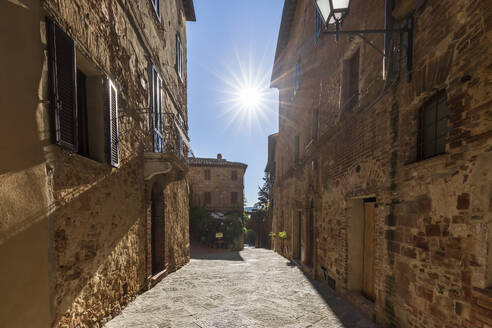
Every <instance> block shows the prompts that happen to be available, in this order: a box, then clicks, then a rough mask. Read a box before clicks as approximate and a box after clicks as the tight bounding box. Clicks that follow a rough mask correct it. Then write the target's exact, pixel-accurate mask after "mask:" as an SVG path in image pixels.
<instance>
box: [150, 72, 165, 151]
mask: <svg viewBox="0 0 492 328" xmlns="http://www.w3.org/2000/svg"><path fill="white" fill-rule="evenodd" d="M151 72H152V74H151V79H152V99H151V101H152V106H151V108H152V113H151V117H152V129H153V131H154V133H153V135H154V152H162V149H163V122H162V79H161V77H160V75H159V72H157V69H156V68H155V66H152V67H151Z"/></svg>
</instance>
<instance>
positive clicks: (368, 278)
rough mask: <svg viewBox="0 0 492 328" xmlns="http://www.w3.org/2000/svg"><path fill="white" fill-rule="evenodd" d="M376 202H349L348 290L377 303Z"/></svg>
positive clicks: (368, 200) (362, 200)
mask: <svg viewBox="0 0 492 328" xmlns="http://www.w3.org/2000/svg"><path fill="white" fill-rule="evenodd" d="M375 209H376V199H375V198H366V199H352V200H350V201H349V208H348V212H347V219H348V230H347V239H348V249H347V251H348V263H347V264H348V267H347V271H348V272H347V273H348V281H347V283H348V289H349V290H351V291H357V292H359V293H361V294H362V295H363V296H364V297H366V298H367V299H369V300H371V301H374V299H375V290H374V257H375V248H374V227H375V217H376V215H375Z"/></svg>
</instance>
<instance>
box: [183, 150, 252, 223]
mask: <svg viewBox="0 0 492 328" xmlns="http://www.w3.org/2000/svg"><path fill="white" fill-rule="evenodd" d="M188 165H189V173H188V181H189V183H190V188H191V193H192V204H193V205H195V206H200V207H203V208H205V209H207V210H210V211H214V212H222V213H224V214H227V213H229V212H241V213H242V212H243V209H244V208H243V207H244V202H243V200H244V173H245V172H246V168H247V167H248V166H247V165H246V164H243V163H238V162H229V161H227V160H226V159H224V158H222V155H221V154H217V158H198V157H195V158H189V159H188Z"/></svg>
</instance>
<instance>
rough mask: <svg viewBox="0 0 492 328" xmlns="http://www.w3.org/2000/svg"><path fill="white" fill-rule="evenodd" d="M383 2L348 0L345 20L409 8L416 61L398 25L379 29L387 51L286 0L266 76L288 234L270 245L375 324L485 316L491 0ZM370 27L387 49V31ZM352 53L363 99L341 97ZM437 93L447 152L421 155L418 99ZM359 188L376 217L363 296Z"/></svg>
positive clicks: (491, 222) (457, 322)
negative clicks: (326, 28)
mask: <svg viewBox="0 0 492 328" xmlns="http://www.w3.org/2000/svg"><path fill="white" fill-rule="evenodd" d="M386 3H388V6H390V7H388V8H386V7H385V1H382V0H371V1H357V0H353V1H351V8H350V15H349V16H347V18H346V19H345V21H344V23H343V26H342V29H343V30H350V29H370V28H383V26H384V24H385V17H384V14H385V11H388V12H389V14H390V15H392V17H393V18H392V19H391V20H389V19H388V20H387V23H386V24H388V25H387V26H388V27H391V26H392V27H393V28H397V27H406V26H408V25H407V24H408V19H409V18H410V17H412V18H413V22H414V30H413V37H414V40H413V52H412V55H413V60H412V62H411V64H412V65H411V66H410V67H407V66H406V64H407V60H406V58H407V53H406V50H405V49H406V46H407V41H406V37H405V35H406V34H405V33H404V34H403V35H402V37H401V39H400V35H399V33H393V35H392V38H390V39H389V40H387V43H386V44H387V45H388V46H387V48H386V52H387V53H388V54H390V55H389V56H388V57H387V58H386V59H385V60H384V61H383V58H382V56H381V55H380V54H378V52H377V51H376V50H375V49H373V47H371V46H370V45H369V44H368V43H366V42H364V41H363V40H362V39H361V38H359V37H357V36H353V37H348V36H346V35H341V36H340V40H339V41H338V42H335V39H334V36H330V35H327V34H325V35H323V34H321V36H320V37H319V39H316V37H315V32H314V31H315V27H314V24H315V8H314V4H313V1H309V0H299V1H289V0H287V1H285V5H284V13H283V18H282V25H281V28H280V33H279V43H278V45H277V54H276V61H275V67H274V71H273V76H272V87H275V88H278V90H279V103H280V106H279V132H278V136H277V144H276V153H275V183H274V188H273V191H272V195H273V225H272V231H274V232H279V231H284V230H285V231H287V234H288V236H289V237H288V239H287V240H286V241H282V242H281V241H280V240H279V239H278V238H277V239H276V240H275V241H274V247H275V249H276V250H277V251H278V252H281V253H283V254H284V255H285V256H286V257H288V258H296V257H298V258H300V259H301V260H302V262H303V270H304V271H305V272H306V274H308V275H311V276H313V277H315V278H316V279H317V280H320V281H322V282H324V283H326V284H327V285H329V286H331V287H332V288H334V289H336V291H337V292H338V293H340V294H341V295H343V296H344V297H346V298H347V299H349V300H350V301H351V302H352V303H354V304H355V305H357V306H358V307H359V308H360V309H361V310H362V311H363V312H364V313H366V314H367V315H368V316H369V317H371V318H373V319H374V320H375V321H376V322H378V323H379V324H381V325H382V326H383V327H422V328H424V327H425V328H429V327H436V328H437V327H465V326H466V327H490V325H491V322H490V319H489V318H490V317H491V312H490V304H491V301H492V300H491V298H490V288H491V287H492V281H491V277H492V266H491V264H492V256H491V255H492V205H491V204H492V199H491V197H490V195H491V192H492V189H491V188H492V183H491V181H492V178H491V176H490V174H491V173H490V163H491V161H492V141H491V138H490V137H491V135H492V123H491V113H492V93H491V91H490V90H491V83H490V76H491V73H492V70H491V69H492V60H491V58H492V52H491V49H492V47H491V46H492V28H491V27H492V13H491V11H490V9H489V8H488V7H489V4H488V2H487V1H473V0H471V1H467V0H462V1H447V0H446V1H411V0H408V1H403V0H402V1H398V2H397V3H396V4H394V6H393V4H392V1H387V2H386ZM388 18H389V15H388ZM365 37H367V38H368V39H369V40H370V41H371V42H373V44H374V45H375V46H376V47H378V48H379V49H384V46H385V43H384V37H383V35H382V34H381V35H378V34H374V35H366V36H365ZM357 53H358V56H359V60H358V74H357V76H358V80H357V83H358V86H357V88H356V90H357V93H356V95H355V96H356V98H357V99H356V100H357V101H356V102H355V105H354V106H353V107H352V108H351V109H347V108H345V107H344V105H345V104H344V103H342V100H343V97H342V94H343V92H344V91H343V89H344V88H345V86H344V85H343V84H344V81H346V77H345V75H346V74H345V72H344V70H346V69H347V65H350V63H349V62H350V59H351V58H353V56H354V54H357ZM297 62H300V74H299V76H298V77H297V79H298V80H299V89H298V90H297V91H294V89H295V80H296V69H295V68H296V63H297ZM408 68H410V69H411V70H409V69H408ZM383 72H384V73H383ZM439 93H444V99H445V106H446V108H447V133H446V135H445V152H444V153H442V154H437V156H433V157H430V158H427V159H423V160H422V159H421V158H419V156H418V154H419V151H420V148H419V140H420V139H419V129H421V122H422V118H421V116H420V115H421V111H422V108H423V106H424V105H426V104H428V103H429V102H430V101H432V99H433V97H436V95H437V94H439ZM316 118H317V119H316ZM313 130H315V131H313ZM296 136H298V138H296ZM297 140H298V141H297ZM296 143H298V144H297V145H296ZM296 152H298V153H299V159H298V160H296V157H297V156H296ZM366 202H369V203H371V204H372V205H371V206H373V207H374V220H375V221H374V226H373V229H374V232H373V234H372V236H373V237H372V242H373V245H372V246H371V247H374V248H373V253H372V257H371V258H372V260H373V267H374V271H373V276H374V278H373V282H372V284H371V285H372V288H373V289H374V297H369V298H367V297H364V296H363V294H364V293H365V292H364V288H363V287H361V286H360V279H362V278H361V277H360V275H361V273H360V272H359V270H360V267H361V266H362V265H363V263H362V262H363V261H362V260H361V256H362V255H361V254H358V253H360V252H362V251H363V248H364V247H367V244H365V242H364V241H363V240H362V239H361V238H359V236H362V235H361V234H359V233H360V230H361V226H362V227H363V225H364V222H365V220H366V219H367V218H366V219H365V218H364V215H363V214H361V213H364V211H361V208H362V207H363V206H364V204H365V203H366ZM310 221H311V222H312V223H310ZM297 236H299V237H297ZM309 236H312V237H309ZM296 238H300V240H299V241H297V240H296ZM361 243H362V244H364V246H363V247H362V248H361V245H360V244H361ZM296 252H300V254H296ZM310 252H311V253H312V255H311V256H310ZM311 259H312V261H310V260H311ZM364 279H366V278H365V277H364ZM366 294H367V293H366ZM366 296H367V295H366ZM371 298H372V300H370V299H371Z"/></svg>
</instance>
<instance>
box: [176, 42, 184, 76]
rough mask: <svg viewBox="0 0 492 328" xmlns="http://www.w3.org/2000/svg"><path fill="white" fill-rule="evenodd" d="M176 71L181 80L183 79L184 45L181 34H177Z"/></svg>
mask: <svg viewBox="0 0 492 328" xmlns="http://www.w3.org/2000/svg"><path fill="white" fill-rule="evenodd" d="M176 71H177V72H178V76H179V78H180V79H181V81H183V45H182V44H181V38H180V37H179V35H176Z"/></svg>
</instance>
